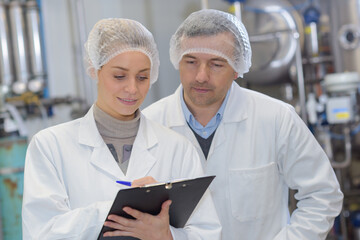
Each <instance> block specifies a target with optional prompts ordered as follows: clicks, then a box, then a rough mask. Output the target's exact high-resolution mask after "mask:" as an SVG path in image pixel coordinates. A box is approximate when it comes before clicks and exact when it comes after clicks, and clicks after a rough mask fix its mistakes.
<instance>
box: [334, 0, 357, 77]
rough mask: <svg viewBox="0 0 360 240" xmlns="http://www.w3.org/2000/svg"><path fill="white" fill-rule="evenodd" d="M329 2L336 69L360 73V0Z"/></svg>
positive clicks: (337, 70)
mask: <svg viewBox="0 0 360 240" xmlns="http://www.w3.org/2000/svg"><path fill="white" fill-rule="evenodd" d="M329 2H330V4H331V5H330V11H331V18H330V23H331V35H332V38H331V39H332V49H333V54H334V63H335V71H336V72H347V71H349V72H352V71H357V72H359V73H360V64H359V63H360V1H359V0H341V1H338V0H330V1H329Z"/></svg>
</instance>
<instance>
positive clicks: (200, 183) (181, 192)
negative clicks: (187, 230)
mask: <svg viewBox="0 0 360 240" xmlns="http://www.w3.org/2000/svg"><path fill="white" fill-rule="evenodd" d="M214 178H215V176H206V177H199V178H194V179H187V180H180V181H174V182H167V183H161V184H156V185H152V186H148V187H136V188H128V189H121V190H119V192H118V193H117V195H116V198H115V200H114V203H113V205H112V206H111V208H110V211H109V213H108V215H109V214H116V215H119V216H123V217H126V218H131V219H133V217H131V216H130V215H128V214H126V213H125V212H124V211H123V210H122V209H123V207H125V206H129V207H132V208H134V209H137V210H139V211H142V212H146V213H150V214H152V215H157V214H159V213H160V210H161V205H162V203H163V202H164V201H166V200H168V199H171V200H172V203H171V205H170V210H169V215H170V225H171V226H173V227H176V228H182V227H184V226H185V224H186V222H187V220H188V219H189V217H190V215H191V214H192V212H193V211H194V209H195V207H196V206H197V204H198V202H199V201H200V199H201V198H202V196H203V195H204V193H205V191H206V189H207V188H208V187H209V185H210V183H211V182H212V180H213V179H214ZM111 230H112V229H111V228H108V227H105V226H103V227H102V229H101V231H100V234H99V236H98V240H106V239H108V240H137V238H133V237H103V234H104V232H107V231H111Z"/></svg>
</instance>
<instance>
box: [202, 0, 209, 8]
mask: <svg viewBox="0 0 360 240" xmlns="http://www.w3.org/2000/svg"><path fill="white" fill-rule="evenodd" d="M208 8H209V2H208V0H201V9H208Z"/></svg>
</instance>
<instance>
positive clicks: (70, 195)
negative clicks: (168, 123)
mask: <svg viewBox="0 0 360 240" xmlns="http://www.w3.org/2000/svg"><path fill="white" fill-rule="evenodd" d="M202 175H203V171H202V167H201V163H200V160H199V157H198V155H197V153H196V150H195V148H194V147H193V146H192V144H191V143H190V142H189V141H188V140H186V139H185V138H184V137H183V136H181V135H179V134H177V133H175V132H173V131H170V130H169V129H167V128H165V127H163V126H161V125H160V124H157V123H154V122H152V121H150V120H148V119H146V118H145V117H144V116H143V115H141V118H140V126H139V131H138V135H137V137H136V139H135V142H134V145H133V148H132V153H131V157H130V162H129V166H128V170H127V174H126V176H125V175H124V174H123V172H122V171H121V169H120V168H119V166H118V164H117V163H116V161H115V160H114V158H113V156H112V154H111V152H110V151H109V149H108V147H107V146H106V144H105V142H104V141H103V139H102V137H101V136H100V134H99V132H98V130H97V127H96V123H95V120H94V117H93V110H92V108H91V109H90V111H89V112H88V113H87V114H86V115H85V117H83V118H80V119H77V120H74V121H71V122H68V123H64V124H60V125H57V126H54V127H51V128H48V129H45V130H42V131H40V132H39V133H38V134H36V135H35V136H34V137H33V139H32V140H31V142H30V144H29V147H28V151H27V156H26V162H25V172H24V197H23V209H22V218H23V239H26V240H28V239H40V240H43V239H51V240H54V239H76V240H79V239H86V240H89V239H96V238H97V236H98V234H99V232H100V229H101V227H102V225H103V223H104V220H105V218H106V216H107V213H108V211H109V209H110V207H111V205H112V202H113V199H114V197H115V195H116V193H117V192H118V190H119V189H120V188H124V187H123V186H122V185H120V184H118V183H116V182H115V181H116V180H119V179H121V180H128V181H132V180H135V179H138V178H141V177H144V176H153V177H154V178H155V179H156V180H157V181H159V182H163V181H168V180H172V179H178V178H192V177H198V176H202ZM144 201H146V200H144ZM171 231H172V233H173V236H174V239H176V240H180V239H208V240H213V239H220V235H221V233H220V232H221V225H220V223H219V220H218V218H217V215H216V210H215V208H214V205H213V202H212V200H211V196H210V193H209V192H207V193H206V194H205V195H204V197H203V198H202V200H201V202H200V204H199V205H198V207H197V208H196V210H195V212H194V213H193V215H192V216H191V217H190V219H189V221H188V222H187V224H186V226H185V228H184V229H175V228H172V227H171Z"/></svg>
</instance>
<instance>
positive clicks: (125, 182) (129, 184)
mask: <svg viewBox="0 0 360 240" xmlns="http://www.w3.org/2000/svg"><path fill="white" fill-rule="evenodd" d="M116 182H117V183H119V184H122V185H125V186H129V187H131V182H128V181H116Z"/></svg>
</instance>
